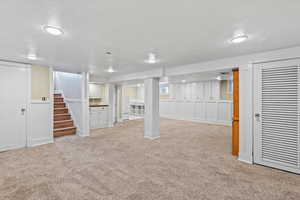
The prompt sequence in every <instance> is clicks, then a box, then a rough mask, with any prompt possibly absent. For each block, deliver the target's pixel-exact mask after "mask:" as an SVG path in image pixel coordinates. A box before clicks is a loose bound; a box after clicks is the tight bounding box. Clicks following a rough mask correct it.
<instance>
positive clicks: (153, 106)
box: [144, 78, 160, 139]
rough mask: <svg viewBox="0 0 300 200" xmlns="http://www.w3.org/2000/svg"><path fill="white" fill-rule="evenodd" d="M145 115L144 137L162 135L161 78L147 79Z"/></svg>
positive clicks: (151, 137)
mask: <svg viewBox="0 0 300 200" xmlns="http://www.w3.org/2000/svg"><path fill="white" fill-rule="evenodd" d="M144 83H145V117H144V125H145V128H144V137H145V138H149V139H155V138H159V137H160V132H159V128H160V127H159V126H160V123H159V120H160V118H159V78H149V79H146V80H145V82H144Z"/></svg>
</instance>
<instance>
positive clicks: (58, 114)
mask: <svg viewBox="0 0 300 200" xmlns="http://www.w3.org/2000/svg"><path fill="white" fill-rule="evenodd" d="M53 110H54V130H53V134H54V137H60V136H65V135H74V134H76V130H77V128H76V126H74V121H73V120H72V116H71V114H70V113H69V108H68V107H67V106H66V103H65V102H64V97H63V96H62V94H59V93H55V94H54V109H53Z"/></svg>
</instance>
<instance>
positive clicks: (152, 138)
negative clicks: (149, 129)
mask: <svg viewBox="0 0 300 200" xmlns="http://www.w3.org/2000/svg"><path fill="white" fill-rule="evenodd" d="M144 138H146V139H150V140H155V139H158V138H160V136H157V137H150V136H144Z"/></svg>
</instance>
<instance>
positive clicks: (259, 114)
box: [254, 60, 300, 173]
mask: <svg viewBox="0 0 300 200" xmlns="http://www.w3.org/2000/svg"><path fill="white" fill-rule="evenodd" d="M299 66H300V60H290V61H281V62H272V63H266V64H259V65H257V66H255V67H254V115H255V119H254V126H255V127H254V162H255V163H258V164H262V165H265V166H270V167H274V168H279V169H283V170H287V171H291V172H295V173H300V164H299V163H300V154H299V151H300V149H299V148H300V143H299V142H300V134H299V131H300V129H299V109H300V107H299V105H300V104H299V93H300V92H299V89H300V86H299V84H300V82H299V78H300V76H299V71H300V70H299Z"/></svg>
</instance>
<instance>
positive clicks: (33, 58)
mask: <svg viewBox="0 0 300 200" xmlns="http://www.w3.org/2000/svg"><path fill="white" fill-rule="evenodd" d="M27 58H28V59H29V60H37V56H36V55H35V54H33V53H30V54H28V55H27Z"/></svg>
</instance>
